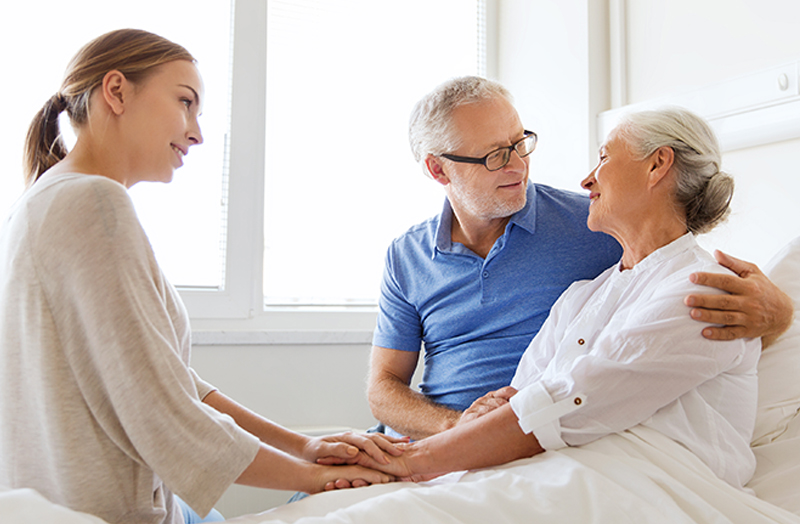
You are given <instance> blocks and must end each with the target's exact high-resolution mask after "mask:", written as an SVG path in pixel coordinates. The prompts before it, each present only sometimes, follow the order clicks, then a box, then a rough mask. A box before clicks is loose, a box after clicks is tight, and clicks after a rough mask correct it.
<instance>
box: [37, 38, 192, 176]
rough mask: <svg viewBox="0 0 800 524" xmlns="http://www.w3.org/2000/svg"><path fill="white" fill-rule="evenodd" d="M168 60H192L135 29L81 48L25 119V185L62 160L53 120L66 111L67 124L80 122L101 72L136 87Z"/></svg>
mask: <svg viewBox="0 0 800 524" xmlns="http://www.w3.org/2000/svg"><path fill="white" fill-rule="evenodd" d="M173 60H189V61H191V62H194V61H195V59H194V57H193V56H192V55H191V54H190V53H189V52H188V51H187V50H186V49H184V48H183V47H182V46H180V45H178V44H176V43H174V42H171V41H169V40H167V39H166V38H163V37H161V36H158V35H155V34H153V33H149V32H147V31H142V30H138V29H120V30H117V31H111V32H110V33H106V34H104V35H102V36H100V37H98V38H96V39H94V40H92V41H91V42H89V43H88V44H86V45H85V46H84V47H83V48H82V49H81V50H80V51H78V53H77V54H76V55H75V57H74V58H73V59H72V61H71V62H70V63H69V65H68V66H67V71H66V74H65V75H64V82H63V83H62V84H61V89H59V90H58V93H56V94H55V95H53V96H52V97H51V98H50V99H49V100H48V101H47V102H45V104H44V106H43V107H42V109H41V110H39V112H38V113H37V114H36V116H35V117H34V118H33V120H32V121H31V124H30V127H29V128H28V135H27V137H26V139H25V157H24V171H25V182H26V184H27V185H28V186H30V185H32V184H33V183H34V182H36V180H37V179H38V178H39V177H40V176H41V174H42V173H44V172H45V171H47V170H48V169H50V168H51V167H52V166H53V165H55V164H56V163H57V162H58V161H60V160H61V159H63V158H64V157H65V156H66V154H67V148H66V146H65V145H64V141H63V139H62V137H61V131H60V129H59V124H58V117H59V115H60V114H61V112H62V111H66V112H67V114H68V115H69V118H70V121H71V122H72V125H73V126H75V127H80V126H82V125H83V124H85V123H86V122H87V119H88V114H89V99H90V98H91V95H92V92H93V91H94V89H95V88H96V87H97V86H99V85H101V84H102V82H103V77H104V76H105V74H106V73H108V72H109V71H112V70H117V71H120V72H121V73H122V74H124V75H125V77H126V78H127V79H128V80H130V81H132V82H134V83H137V82H140V81H142V80H143V79H144V78H146V77H147V75H148V74H150V73H151V72H152V70H153V68H155V67H157V66H159V65H162V64H165V63H167V62H171V61H173Z"/></svg>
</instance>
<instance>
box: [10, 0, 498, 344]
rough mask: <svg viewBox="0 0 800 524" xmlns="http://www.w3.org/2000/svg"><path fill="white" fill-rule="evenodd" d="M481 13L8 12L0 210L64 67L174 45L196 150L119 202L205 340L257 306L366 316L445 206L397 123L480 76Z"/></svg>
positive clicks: (52, 5) (213, 0)
mask: <svg viewBox="0 0 800 524" xmlns="http://www.w3.org/2000/svg"><path fill="white" fill-rule="evenodd" d="M231 4H234V5H233V8H231ZM483 5H484V1H483V0H469V1H467V0H404V1H403V2H374V1H371V0H349V1H339V2H337V1H334V0H316V1H315V0H305V1H299V0H298V1H295V2H289V1H280V0H268V1H265V0H231V2H230V3H229V2H224V1H221V0H205V1H199V2H194V3H193V4H192V5H191V6H190V7H189V8H187V6H186V5H185V4H183V3H178V2H164V1H163V0H142V1H141V2H139V3H137V8H136V9H135V10H124V11H119V10H109V9H107V2H102V1H101V0H73V1H71V3H70V9H68V10H66V11H65V10H64V9H63V3H60V2H55V1H47V2H34V3H30V2H29V3H25V2H14V3H13V4H11V5H10V6H7V7H5V8H4V13H7V14H8V20H14V21H15V23H14V29H15V31H13V32H12V31H6V32H2V33H0V45H3V46H4V48H5V49H25V52H24V53H19V54H9V56H8V57H7V63H6V71H11V72H14V73H15V74H14V75H13V76H12V78H13V80H14V81H8V80H7V81H6V82H4V83H3V84H2V85H0V93H1V94H2V95H4V96H3V98H4V99H5V100H13V101H14V102H15V103H14V104H7V105H8V107H7V111H12V112H11V113H8V114H7V115H6V119H5V124H6V125H4V126H3V128H2V130H0V133H2V136H0V162H3V164H2V166H0V167H2V173H3V177H2V179H0V214H2V215H5V214H6V212H7V210H8V209H9V208H10V206H11V205H12V203H13V201H14V200H15V199H16V198H17V197H18V195H19V193H20V191H21V189H22V182H21V178H22V177H21V170H20V159H21V154H22V144H23V139H24V135H25V132H26V130H27V125H28V123H29V121H30V119H31V118H32V116H33V115H34V113H35V112H36V111H38V109H39V108H40V107H41V105H42V104H43V103H44V101H46V100H47V99H48V98H49V97H50V96H52V95H53V94H54V93H55V91H56V90H57V89H58V86H59V85H60V82H61V75H62V72H63V69H64V67H65V66H66V64H67V62H68V61H69V59H70V58H71V57H72V56H73V54H74V53H75V52H76V51H77V50H78V49H79V48H80V46H82V45H83V44H84V43H86V42H87V41H89V40H90V39H91V38H93V37H95V36H97V35H100V34H102V33H103V32H106V31H108V30H111V29H115V28H120V27H140V28H143V29H146V30H149V31H153V32H155V33H158V34H161V35H163V36H165V37H167V38H170V39H172V40H174V41H176V42H178V43H180V44H182V45H184V46H185V47H186V48H187V49H188V50H189V51H190V52H192V54H194V55H195V56H196V57H197V59H198V62H199V68H200V70H201V73H202V75H203V78H204V81H205V83H206V92H207V94H206V101H205V103H204V109H203V116H202V117H201V126H202V128H203V135H204V139H205V144H204V145H203V146H201V147H198V148H193V150H192V151H191V153H190V154H189V155H188V156H187V158H186V165H185V166H184V167H183V168H182V169H180V170H179V171H177V172H176V176H175V179H174V181H173V182H172V183H171V184H168V185H164V184H137V186H135V187H134V188H133V189H132V190H131V195H132V197H133V198H134V203H135V204H136V207H137V212H138V213H139V216H140V219H141V221H142V223H143V225H144V227H145V230H146V231H147V234H148V236H149V237H150V239H151V242H152V244H153V247H154V250H155V252H156V256H157V257H158V259H159V262H160V264H161V265H162V267H163V268H164V271H165V272H166V273H167V275H168V277H169V278H170V280H171V281H172V282H173V283H174V284H176V285H177V286H178V287H179V290H180V292H181V295H182V297H183V298H184V301H185V303H186V305H187V308H188V309H189V312H190V315H191V316H192V318H193V319H207V320H206V324H205V325H206V326H212V329H213V326H215V325H217V324H214V323H213V321H212V320H210V319H220V320H223V321H225V319H229V320H230V319H252V318H254V317H257V318H261V317H263V315H261V313H262V312H263V311H264V306H265V303H266V304H268V305H270V306H273V307H272V309H271V311H272V314H271V315H270V319H269V322H273V321H274V320H275V319H276V318H278V319H281V320H279V321H281V322H282V321H283V320H282V319H284V318H285V317H281V313H277V309H275V307H274V306H278V305H291V306H297V305H314V306H319V305H326V306H330V305H370V304H374V301H375V298H376V295H377V292H378V289H379V280H380V274H381V270H382V267H383V257H384V254H385V250H386V247H387V246H388V244H389V242H390V241H391V239H392V238H393V237H395V236H397V235H399V234H401V233H402V232H403V231H404V230H405V229H406V228H408V227H409V226H410V225H412V224H414V223H416V222H418V221H421V220H423V219H425V218H427V217H429V216H431V215H433V214H435V213H437V212H438V211H439V210H440V208H441V204H442V193H441V191H440V190H438V188H437V186H436V185H435V183H434V182H432V181H431V180H429V179H428V178H426V177H425V176H424V175H423V173H422V171H421V169H420V167H419V166H418V165H416V164H415V163H414V161H413V159H412V158H411V153H410V150H409V147H408V143H407V137H406V130H407V122H408V116H409V113H410V111H411V108H412V106H413V104H414V102H416V100H417V99H419V98H420V97H421V96H422V95H423V94H424V93H426V92H427V91H429V90H430V89H431V88H432V87H433V86H435V85H436V84H438V83H440V82H442V81H444V80H446V79H447V78H449V77H452V76H456V75H464V74H476V73H478V74H481V73H483V70H482V68H483V67H485V65H484V64H485V50H484V47H485V44H484V36H483V34H484V33H483V30H484V25H485V22H484V16H483V12H482V11H483V10H484V7H483ZM56 12H57V13H58V16H51V15H50V14H49V13H56ZM43 13H45V14H43ZM90 14H91V16H90ZM431 24H433V26H434V27H435V30H432V29H430V27H432V26H431ZM76 28H80V30H76ZM442 31H447V34H442ZM268 33H269V34H268ZM435 38H438V40H437V39H435ZM229 123H230V125H228V124H229ZM209 322H210V323H209ZM291 322H294V320H292V321H291ZM332 322H334V321H332ZM335 322H338V321H335ZM335 322H334V324H332V325H333V326H334V329H338V328H340V326H341V324H337V323H335ZM220 325H224V324H220ZM229 325H230V324H228V326H229ZM280 326H281V328H291V327H292V325H286V324H280ZM318 327H319V328H321V329H324V328H325V327H326V326H325V325H320V326H318Z"/></svg>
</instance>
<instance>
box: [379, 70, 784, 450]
mask: <svg viewBox="0 0 800 524" xmlns="http://www.w3.org/2000/svg"><path fill="white" fill-rule="evenodd" d="M409 138H410V141H411V148H412V151H413V153H414V157H415V158H416V160H417V161H419V162H420V163H421V164H422V166H423V169H424V171H425V172H426V173H427V174H428V175H429V176H430V177H431V178H433V180H435V181H436V182H438V183H439V184H441V185H442V187H443V189H444V192H445V195H446V197H447V198H446V200H445V203H444V208H443V210H442V212H441V214H439V215H438V216H436V217H433V218H431V219H429V220H427V221H425V222H423V223H421V224H418V225H416V226H414V227H412V228H411V229H409V230H408V231H407V232H406V233H405V234H404V235H402V236H401V237H399V238H397V239H396V240H395V241H394V242H393V243H392V244H391V246H390V247H389V250H388V253H387V257H386V268H385V271H384V277H383V282H382V285H381V298H380V303H379V306H380V307H379V314H378V321H377V326H376V329H375V333H374V336H373V348H372V360H371V364H370V377H369V389H368V397H369V402H370V406H371V408H372V412H373V414H374V415H375V417H376V418H377V419H378V420H380V421H381V422H382V423H384V424H385V425H386V426H388V427H389V428H391V429H392V430H394V431H389V432H390V433H394V432H397V433H400V434H402V435H409V436H411V437H413V438H415V439H419V438H424V437H426V436H430V435H432V434H435V433H438V432H441V431H444V430H446V429H448V428H450V427H453V426H454V425H455V424H456V423H457V422H458V420H459V418H460V417H461V413H462V411H463V410H465V409H466V408H467V407H469V406H470V405H471V403H472V402H473V401H474V400H475V399H477V398H478V397H480V396H482V395H484V394H485V393H487V392H488V391H492V390H496V389H499V388H501V387H503V386H506V385H508V384H509V383H510V382H511V379H512V377H513V375H514V371H515V369H516V366H517V363H518V362H519V359H520V357H521V355H522V353H523V351H524V350H525V348H526V347H527V345H528V343H529V342H530V341H531V339H532V338H533V336H534V335H535V334H536V333H537V332H538V331H539V328H540V327H541V325H542V323H543V322H544V320H545V318H546V317H547V315H548V313H549V311H550V308H551V306H552V305H553V303H554V302H555V300H556V299H557V298H558V297H559V296H560V295H561V293H562V292H563V291H564V290H565V289H566V288H567V287H568V286H569V285H570V284H571V283H572V282H574V281H576V280H581V279H591V278H595V277H596V276H597V275H599V274H600V273H601V272H602V271H603V270H605V269H606V268H608V267H610V266H611V265H613V264H614V263H616V262H617V261H618V260H619V258H620V255H621V253H622V250H621V248H620V246H619V245H618V244H617V242H616V241H615V240H613V239H612V238H611V237H608V236H606V235H604V234H600V233H592V232H590V231H589V230H588V228H587V227H586V217H587V215H588V207H589V200H588V198H587V197H586V196H582V195H578V194H575V193H572V192H568V191H562V190H558V189H553V188H550V187H547V186H543V185H539V184H533V183H529V181H528V162H529V159H528V155H529V154H530V153H531V152H532V151H533V150H534V148H535V146H536V140H537V137H536V134H535V133H533V132H531V131H528V130H526V129H525V128H524V127H523V125H522V122H521V121H520V118H519V115H518V114H517V111H516V110H515V109H514V106H513V105H512V102H511V97H510V95H509V93H508V91H507V90H506V89H505V88H504V87H502V86H501V85H499V84H497V83H495V82H491V81H488V80H485V79H482V78H477V77H464V78H459V79H455V80H452V81H449V82H446V83H445V84H442V85H441V86H439V87H438V88H436V89H435V90H434V91H433V92H431V93H429V94H428V95H427V96H425V97H424V98H423V99H422V100H420V101H419V102H418V104H417V106H416V107H415V108H414V111H413V113H412V117H411V123H410V129H409ZM724 263H725V264H726V265H728V266H729V267H731V268H732V269H733V270H734V271H735V272H736V273H737V274H739V275H740V277H736V276H733V275H732V276H730V278H726V277H724V276H720V275H710V274H698V275H696V279H697V282H699V283H703V284H707V285H712V286H715V287H719V288H721V289H724V290H726V291H728V292H731V293H733V294H734V296H727V295H726V296H719V295H700V296H692V297H687V305H689V306H694V309H692V310H691V312H692V316H693V318H696V319H698V320H704V321H708V322H712V323H717V324H723V325H725V326H724V327H721V328H707V329H706V330H704V335H705V336H707V337H709V338H719V339H723V338H725V339H729V338H734V337H741V336H747V337H756V336H765V337H774V336H776V334H778V333H780V332H782V331H783V330H785V329H786V327H788V325H789V323H790V322H791V317H792V313H793V312H792V305H791V301H790V300H789V299H788V297H786V296H785V295H784V294H783V293H782V292H780V290H778V289H777V288H776V287H775V286H774V285H772V283H771V282H769V280H767V279H766V277H764V276H763V274H761V272H760V271H758V269H757V268H755V266H752V265H750V264H746V263H744V262H740V261H737V260H735V259H727V258H726V259H725V260H724ZM689 311H690V310H689V309H688V308H687V314H689ZM698 329H700V328H699V326H698ZM423 343H424V347H425V360H424V372H423V380H422V383H421V385H420V391H419V392H418V391H415V390H413V389H412V388H411V387H410V381H411V378H412V375H413V374H414V371H415V370H416V366H417V362H418V357H419V351H420V350H421V345H422V344H423Z"/></svg>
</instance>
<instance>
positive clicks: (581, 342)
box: [578, 338, 586, 346]
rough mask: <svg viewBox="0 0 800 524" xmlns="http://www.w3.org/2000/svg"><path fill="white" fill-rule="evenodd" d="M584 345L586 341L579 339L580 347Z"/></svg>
mask: <svg viewBox="0 0 800 524" xmlns="http://www.w3.org/2000/svg"><path fill="white" fill-rule="evenodd" d="M584 344H586V341H585V340H583V339H582V338H579V339H578V345H579V346H582V345H584Z"/></svg>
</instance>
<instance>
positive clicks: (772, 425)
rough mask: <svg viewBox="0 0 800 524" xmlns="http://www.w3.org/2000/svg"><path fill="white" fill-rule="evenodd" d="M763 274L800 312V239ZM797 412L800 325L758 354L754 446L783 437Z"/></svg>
mask: <svg viewBox="0 0 800 524" xmlns="http://www.w3.org/2000/svg"><path fill="white" fill-rule="evenodd" d="M765 273H766V274H767V276H768V277H769V278H770V280H772V282H774V283H775V284H776V285H777V286H778V287H780V288H781V289H782V290H783V291H784V292H785V293H786V294H788V295H789V296H790V297H792V300H793V301H794V307H795V311H798V310H800V237H798V238H796V239H794V240H793V241H792V242H791V243H789V245H787V246H786V247H784V248H783V249H782V250H781V251H780V252H779V253H778V254H777V255H775V257H773V259H772V260H771V261H770V262H769V263H768V264H767V266H766V268H765ZM798 410H800V321H799V320H798V319H797V317H796V318H795V320H794V322H793V323H792V326H791V327H790V328H789V330H788V331H787V332H786V333H784V334H783V335H781V337H780V338H779V339H778V340H776V341H775V342H774V343H773V344H772V345H771V346H769V347H768V348H767V349H765V350H764V351H763V352H762V354H761V360H760V361H759V363H758V412H757V414H756V426H755V431H754V432H753V440H752V444H753V446H760V445H764V444H768V443H770V442H773V441H774V440H775V439H777V438H778V437H780V436H781V435H784V433H786V430H787V428H788V427H789V423H790V422H791V420H792V418H793V417H794V416H795V415H796V414H797V412H798Z"/></svg>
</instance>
